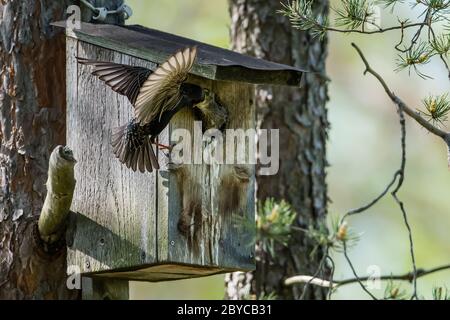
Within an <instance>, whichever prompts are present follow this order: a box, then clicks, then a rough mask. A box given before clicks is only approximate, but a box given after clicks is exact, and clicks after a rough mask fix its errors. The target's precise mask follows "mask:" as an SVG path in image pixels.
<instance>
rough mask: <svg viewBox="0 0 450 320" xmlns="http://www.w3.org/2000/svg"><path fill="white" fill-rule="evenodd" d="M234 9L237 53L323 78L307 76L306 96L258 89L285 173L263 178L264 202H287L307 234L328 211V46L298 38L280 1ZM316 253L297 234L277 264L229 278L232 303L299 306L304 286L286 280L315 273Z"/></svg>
mask: <svg viewBox="0 0 450 320" xmlns="http://www.w3.org/2000/svg"><path fill="white" fill-rule="evenodd" d="M229 4H230V14H231V20H232V24H231V41H232V47H233V50H236V51H238V52H241V53H245V54H248V55H252V56H256V57H258V58H263V59H267V60H270V61H275V62H280V63H284V64H288V65H295V66H298V67H302V68H304V69H306V70H311V71H315V72H317V73H310V74H308V75H306V77H305V78H304V80H305V81H304V83H303V87H302V88H300V89H299V88H287V87H272V86H259V87H258V88H257V92H256V96H257V98H256V101H257V123H258V126H259V128H279V129H280V171H279V173H278V174H277V175H274V176H259V177H258V178H257V181H258V191H257V197H258V200H259V201H261V200H264V199H266V198H267V197H274V198H275V199H285V200H286V201H288V202H289V203H290V204H291V205H292V206H293V208H294V209H295V210H296V212H297V213H298V216H297V219H296V222H295V223H296V224H297V225H298V226H301V227H304V228H307V227H308V226H309V225H311V224H316V223H318V221H320V220H321V219H323V218H324V217H325V215H326V210H327V209H326V207H327V186H326V182H325V167H326V165H327V163H326V157H325V156H326V154H325V147H326V138H327V128H328V122H327V111H326V108H325V103H326V101H327V99H328V96H327V83H326V80H325V79H326V77H325V60H326V55H327V41H326V40H324V41H320V40H318V39H313V38H312V37H311V35H309V34H308V33H305V32H298V31H295V30H294V29H293V28H292V26H291V25H290V23H289V21H288V20H287V19H286V18H285V17H283V16H282V15H280V14H277V13H276V11H277V10H278V9H280V8H281V5H280V3H279V1H261V0H229ZM314 8H315V10H316V12H318V13H321V14H325V15H326V14H327V13H328V1H327V0H316V1H314ZM311 250H312V247H311V243H309V241H308V240H307V239H305V238H304V237H303V235H301V234H295V235H294V236H293V238H292V241H291V243H290V245H289V248H281V247H278V249H277V251H276V257H275V259H268V258H267V256H265V255H264V254H262V253H261V252H257V270H256V272H255V273H249V274H242V273H241V274H239V273H234V274H230V275H228V276H227V278H226V282H227V283H226V286H227V293H226V295H227V297H228V298H229V299H242V298H243V297H244V295H246V294H248V290H249V289H250V294H252V295H256V296H257V297H260V295H261V294H266V295H267V294H270V293H275V294H276V295H277V297H278V298H279V299H298V298H299V297H300V295H301V292H302V286H292V287H284V286H283V284H282V283H283V279H285V278H286V277H288V276H292V275H295V274H308V275H312V274H314V273H315V271H316V270H317V267H318V264H319V261H320V259H321V256H320V252H319V254H318V255H316V256H315V257H314V258H313V259H311V257H310V256H309V255H310V252H311ZM310 289H311V290H309V291H308V292H307V295H306V298H307V299H322V298H324V297H325V290H320V289H317V288H310Z"/></svg>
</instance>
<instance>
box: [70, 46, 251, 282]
mask: <svg viewBox="0 0 450 320" xmlns="http://www.w3.org/2000/svg"><path fill="white" fill-rule="evenodd" d="M76 56H78V57H81V58H88V59H94V60H100V61H111V62H116V63H121V64H127V65H134V66H143V67H146V68H150V69H155V67H156V64H154V63H152V62H149V61H145V60H142V59H138V58H134V57H131V56H129V55H126V54H123V53H119V52H115V51H113V50H108V49H105V48H101V47H98V46H96V45H92V44H88V43H86V42H83V41H79V40H77V39H73V38H68V39H67V81H68V84H67V90H68V92H67V94H68V95H67V143H68V145H69V146H70V147H71V148H72V150H73V152H74V155H75V157H76V159H77V160H78V163H77V165H76V167H75V175H76V180H77V185H76V189H75V193H74V198H73V206H72V211H74V212H75V213H74V214H73V215H72V222H71V227H70V231H69V232H68V246H69V250H68V265H69V266H71V265H76V266H79V267H80V269H81V272H82V273H89V274H94V273H95V274H97V275H99V276H108V277H120V278H125V279H130V280H133V279H134V280H144V281H161V280H173V279H181V278H189V277H197V276H202V275H209V274H214V273H218V272H227V271H234V270H251V269H254V245H253V242H252V241H253V240H254V239H253V237H254V230H247V229H245V228H243V223H242V221H247V222H250V224H251V223H252V222H254V220H255V216H254V215H255V167H254V165H253V164H240V163H236V164H219V163H212V164H210V163H200V164H191V163H187V164H181V165H172V164H170V163H169V162H170V161H169V158H168V157H167V156H166V155H164V154H163V153H162V152H159V153H158V154H157V157H158V162H159V164H160V166H161V169H160V170H159V171H156V172H155V171H154V172H152V173H148V172H146V173H140V172H139V171H137V172H133V171H132V170H131V169H129V168H127V167H125V166H124V165H122V164H121V163H120V162H119V161H118V160H117V159H116V158H115V157H114V153H113V150H112V147H111V133H112V129H113V128H114V127H117V126H119V125H123V124H125V123H127V122H128V121H129V120H130V119H131V118H132V117H133V109H132V107H131V105H130V103H129V102H128V100H127V98H126V97H123V96H120V95H118V94H116V93H115V92H113V91H112V90H111V89H110V88H109V87H107V86H106V85H105V84H104V83H103V82H102V81H100V80H99V79H98V78H97V77H94V76H92V75H91V73H90V71H89V70H88V68H89V67H88V66H84V65H80V64H78V63H77V61H76V58H75V57H76ZM189 82H191V83H195V84H199V85H201V86H202V88H205V89H209V90H210V91H212V92H214V93H215V94H216V95H217V96H218V99H219V100H220V101H221V104H223V105H224V106H225V107H226V108H227V111H228V121H227V123H226V125H225V127H224V128H223V129H224V131H223V133H224V139H225V141H224V145H225V143H226V139H227V138H226V137H227V136H226V135H225V130H226V129H244V130H246V129H253V128H255V107H254V101H253V97H254V87H253V85H249V84H244V83H237V82H225V81H214V80H208V79H205V78H202V77H199V76H195V77H194V76H191V77H190V78H189ZM196 120H200V119H199V118H198V117H197V116H196V114H195V113H194V112H193V110H190V109H184V110H182V111H180V112H179V113H177V114H176V115H175V117H174V118H172V120H171V122H170V125H169V126H168V127H166V129H165V130H164V131H163V132H162V133H161V134H160V135H159V137H158V140H159V143H163V144H171V143H176V142H177V141H171V136H172V133H174V131H175V130H177V129H187V130H188V131H189V132H190V133H191V136H193V135H194V132H195V121H196ZM201 133H202V132H200V134H201ZM192 143H194V139H192ZM233 143H234V149H237V148H238V145H237V144H238V143H239V142H238V141H235V142H233ZM203 147H205V148H210V149H214V148H217V145H216V144H215V143H214V141H210V140H209V141H205V143H204V144H203ZM192 150H194V152H197V151H198V149H196V148H195V146H192ZM200 153H203V149H200ZM193 156H194V155H193ZM200 157H202V154H201V155H200Z"/></svg>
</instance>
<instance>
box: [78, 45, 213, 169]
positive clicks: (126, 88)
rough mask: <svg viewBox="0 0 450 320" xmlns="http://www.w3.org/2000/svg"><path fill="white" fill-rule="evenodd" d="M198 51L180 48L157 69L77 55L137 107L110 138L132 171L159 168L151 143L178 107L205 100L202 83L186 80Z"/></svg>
mask: <svg viewBox="0 0 450 320" xmlns="http://www.w3.org/2000/svg"><path fill="white" fill-rule="evenodd" d="M196 55H197V48H196V47H192V48H186V49H184V50H181V51H179V52H177V53H175V54H174V55H172V56H171V57H169V58H168V59H167V60H166V61H165V62H164V63H163V64H161V65H160V66H159V67H158V68H157V69H156V70H155V71H154V72H152V71H151V70H149V69H147V68H143V67H135V66H129V65H123V64H117V63H112V62H104V61H95V60H88V59H83V58H77V59H78V62H79V63H81V64H84V65H92V66H94V70H93V71H92V74H93V75H95V76H97V77H98V78H99V79H100V80H102V81H104V82H105V83H106V84H107V85H108V86H110V87H111V88H112V90H114V91H115V92H117V93H119V94H122V95H125V96H127V97H128V100H130V102H131V104H132V105H133V107H134V116H135V117H134V119H132V120H131V121H130V122H128V123H127V124H126V125H124V126H120V127H118V128H115V129H114V130H113V134H112V141H111V143H112V147H113V150H114V154H115V156H116V157H117V158H118V159H119V161H120V162H122V163H123V164H125V165H126V166H127V167H128V168H131V169H132V170H133V171H136V170H137V169H139V171H141V172H145V171H149V172H152V171H153V168H154V169H159V164H158V161H157V159H156V156H155V153H154V151H153V147H152V144H157V143H156V142H155V139H156V138H157V136H158V134H159V133H161V131H162V130H163V129H164V128H165V127H166V126H167V125H168V124H169V121H170V119H171V118H172V117H173V116H174V115H175V113H177V112H178V111H179V110H181V109H182V108H184V107H193V106H194V105H196V104H198V103H200V102H202V101H203V100H204V98H205V92H204V91H203V89H202V88H201V87H200V86H197V85H194V84H189V83H186V80H187V77H188V73H189V71H190V70H191V69H192V66H193V64H194V61H195V58H196ZM157 145H159V144H157ZM159 146H162V145H159ZM162 147H164V148H167V147H166V146H162Z"/></svg>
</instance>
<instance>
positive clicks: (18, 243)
mask: <svg viewBox="0 0 450 320" xmlns="http://www.w3.org/2000/svg"><path fill="white" fill-rule="evenodd" d="M71 2H72V1H63V0H58V1H53V0H21V1H17V0H15V1H13V0H3V1H1V3H0V66H1V73H0V112H1V114H0V142H1V149H0V299H74V298H77V297H79V292H77V291H76V290H72V291H70V290H68V289H67V288H66V279H67V276H66V247H65V244H64V243H60V244H59V245H57V246H53V247H52V248H45V249H44V245H43V243H42V241H41V240H40V237H39V235H38V232H37V220H38V217H39V213H40V211H41V209H42V205H43V202H44V198H45V194H46V188H45V182H46V179H47V170H48V160H49V156H50V153H51V151H52V150H53V148H54V147H55V146H56V145H58V144H64V143H65V137H66V129H65V118H66V116H65V104H66V89H65V82H66V81H65V40H64V35H63V33H62V32H61V30H54V28H53V27H51V26H50V23H51V22H54V21H58V20H62V19H63V18H64V17H65V11H66V8H67V6H68V5H69V4H70V3H71ZM73 2H75V1H73ZM76 2H78V1H76ZM103 2H107V1H103ZM117 2H118V1H117V0H115V1H112V0H111V1H109V3H117Z"/></svg>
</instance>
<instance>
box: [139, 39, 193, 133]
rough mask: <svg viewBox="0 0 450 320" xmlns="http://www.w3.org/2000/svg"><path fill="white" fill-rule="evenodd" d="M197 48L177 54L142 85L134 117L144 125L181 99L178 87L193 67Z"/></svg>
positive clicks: (187, 49)
mask: <svg viewBox="0 0 450 320" xmlns="http://www.w3.org/2000/svg"><path fill="white" fill-rule="evenodd" d="M196 56H197V48H196V47H192V48H186V49H184V50H182V51H179V52H177V53H176V54H174V55H173V56H171V57H170V58H169V59H167V61H166V62H164V63H163V64H161V65H160V66H159V67H158V68H157V69H156V70H155V71H154V72H153V73H152V74H150V76H149V77H148V79H147V80H146V81H145V82H144V83H143V85H142V87H141V89H140V92H139V95H138V97H137V99H136V103H135V104H134V107H135V117H136V119H137V120H138V121H139V122H140V123H141V125H144V124H146V123H149V122H150V121H152V120H153V119H157V118H158V117H161V114H162V113H163V112H164V111H167V110H171V109H172V108H174V107H175V106H176V105H177V102H178V101H179V100H180V99H181V92H180V86H181V84H182V83H183V82H185V81H186V80H187V77H188V74H189V71H190V70H191V69H192V66H193V65H194V61H195V58H196Z"/></svg>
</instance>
